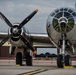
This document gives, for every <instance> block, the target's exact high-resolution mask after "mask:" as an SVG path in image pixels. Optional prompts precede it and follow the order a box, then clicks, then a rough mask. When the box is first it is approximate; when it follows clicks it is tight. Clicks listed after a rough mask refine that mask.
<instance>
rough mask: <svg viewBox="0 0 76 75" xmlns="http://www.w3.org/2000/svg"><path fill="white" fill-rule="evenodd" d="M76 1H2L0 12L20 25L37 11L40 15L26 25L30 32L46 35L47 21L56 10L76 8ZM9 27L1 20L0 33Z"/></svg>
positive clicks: (0, 0) (0, 1) (0, 2)
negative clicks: (75, 6)
mask: <svg viewBox="0 0 76 75" xmlns="http://www.w3.org/2000/svg"><path fill="white" fill-rule="evenodd" d="M75 2H76V0H0V11H1V12H2V13H3V14H4V15H5V16H6V17H7V18H8V19H9V20H10V21H11V23H16V22H17V23H20V22H21V21H22V20H23V19H24V18H26V17H27V16H28V15H29V14H30V13H31V12H33V11H34V10H35V9H38V10H39V11H38V13H37V14H36V15H35V16H34V17H33V18H32V19H31V20H30V21H29V22H28V23H27V24H26V25H25V28H26V29H28V30H29V32H34V33H46V20H47V18H48V16H49V14H50V13H51V12H52V11H53V10H54V9H56V8H60V7H71V8H74V5H75ZM7 29H8V26H7V25H6V24H5V22H4V21H2V20H1V19H0V31H7Z"/></svg>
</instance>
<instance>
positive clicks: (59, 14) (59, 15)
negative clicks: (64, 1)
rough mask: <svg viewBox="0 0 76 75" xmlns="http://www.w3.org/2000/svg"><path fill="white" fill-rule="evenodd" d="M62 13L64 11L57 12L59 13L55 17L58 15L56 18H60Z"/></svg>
mask: <svg viewBox="0 0 76 75" xmlns="http://www.w3.org/2000/svg"><path fill="white" fill-rule="evenodd" d="M62 14H63V12H59V13H57V14H56V15H55V17H56V18H60V17H62Z"/></svg>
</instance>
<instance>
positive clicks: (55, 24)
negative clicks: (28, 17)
mask: <svg viewBox="0 0 76 75" xmlns="http://www.w3.org/2000/svg"><path fill="white" fill-rule="evenodd" d="M57 25H58V20H57V19H55V18H54V19H53V26H54V28H55V27H56V26H57Z"/></svg>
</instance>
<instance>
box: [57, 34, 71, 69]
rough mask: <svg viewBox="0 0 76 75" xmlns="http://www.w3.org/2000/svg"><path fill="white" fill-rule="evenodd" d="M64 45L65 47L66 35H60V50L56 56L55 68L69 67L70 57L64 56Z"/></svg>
mask: <svg viewBox="0 0 76 75" xmlns="http://www.w3.org/2000/svg"><path fill="white" fill-rule="evenodd" d="M65 45H66V35H65V34H62V49H61V52H60V53H59V54H58V56H57V66H58V68H63V67H64V66H71V57H70V55H66V54H65V48H66V47H65Z"/></svg>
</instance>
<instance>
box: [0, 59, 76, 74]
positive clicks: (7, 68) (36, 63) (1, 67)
mask: <svg viewBox="0 0 76 75" xmlns="http://www.w3.org/2000/svg"><path fill="white" fill-rule="evenodd" d="M23 64H24V65H23V66H16V64H15V60H11V59H8V60H0V75H76V67H72V68H66V69H62V68H57V65H56V60H33V66H26V65H25V62H23ZM73 65H74V66H76V61H73Z"/></svg>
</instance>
